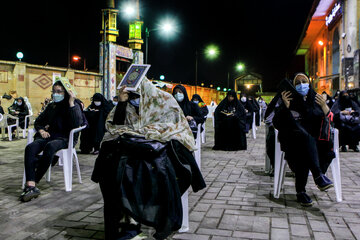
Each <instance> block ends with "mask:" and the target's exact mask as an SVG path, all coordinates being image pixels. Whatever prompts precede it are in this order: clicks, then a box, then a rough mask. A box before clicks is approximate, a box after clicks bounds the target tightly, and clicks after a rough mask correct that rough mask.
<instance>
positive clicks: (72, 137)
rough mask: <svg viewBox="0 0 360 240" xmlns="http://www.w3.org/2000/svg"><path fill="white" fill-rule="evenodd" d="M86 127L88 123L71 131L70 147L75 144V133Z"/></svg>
mask: <svg viewBox="0 0 360 240" xmlns="http://www.w3.org/2000/svg"><path fill="white" fill-rule="evenodd" d="M84 128H86V125H84V126H81V127H78V128H74V129H73V130H71V131H70V137H69V145H68V147H69V149H72V148H73V147H74V146H73V145H74V143H73V142H74V133H77V132H80V131H81V130H83V129H84Z"/></svg>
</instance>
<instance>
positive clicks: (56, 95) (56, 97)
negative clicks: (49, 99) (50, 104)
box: [53, 93, 65, 102]
mask: <svg viewBox="0 0 360 240" xmlns="http://www.w3.org/2000/svg"><path fill="white" fill-rule="evenodd" d="M64 97H65V95H63V94H59V93H53V99H54V102H61V101H62V100H64Z"/></svg>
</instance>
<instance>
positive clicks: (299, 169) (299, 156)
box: [273, 73, 335, 206]
mask: <svg viewBox="0 0 360 240" xmlns="http://www.w3.org/2000/svg"><path fill="white" fill-rule="evenodd" d="M289 84H290V83H289ZM293 85H294V86H295V88H296V90H295V89H294V90H293V91H291V90H290V91H283V92H281V100H282V101H281V103H280V105H279V106H278V107H276V108H275V115H274V118H273V124H274V127H275V128H276V129H277V130H278V131H279V141H280V144H281V150H282V151H284V152H285V159H286V160H287V162H288V164H289V167H290V169H291V170H292V171H293V172H294V173H295V188H296V193H297V194H296V197H297V200H298V202H299V203H300V204H301V205H303V206H311V205H312V204H313V203H312V200H311V198H310V197H309V196H308V195H307V194H306V190H305V186H306V183H307V179H308V175H309V170H310V171H311V173H312V176H313V178H314V181H315V184H316V185H317V187H318V188H319V189H320V190H321V191H325V190H326V189H328V188H330V187H332V186H333V184H332V182H331V181H330V180H329V179H328V178H327V177H326V176H325V173H326V171H327V168H328V166H329V165H330V163H331V161H332V159H333V158H334V156H335V155H334V152H333V151H332V150H331V149H332V146H333V144H332V142H331V141H329V137H330V136H323V135H322V134H320V133H321V132H324V131H322V127H325V126H328V125H329V124H330V121H331V117H332V113H331V112H330V110H329V108H328V106H327V105H326V102H325V99H324V98H323V97H322V96H321V95H320V94H317V93H316V92H315V91H314V90H313V89H311V88H310V87H309V78H308V77H307V76H306V75H305V74H304V73H298V74H296V76H295V78H294V80H293ZM326 123H327V124H326Z"/></svg>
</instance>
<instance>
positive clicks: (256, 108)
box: [248, 96, 260, 126]
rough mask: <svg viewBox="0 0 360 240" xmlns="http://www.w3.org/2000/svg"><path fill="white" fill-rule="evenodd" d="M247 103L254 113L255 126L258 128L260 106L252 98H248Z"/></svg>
mask: <svg viewBox="0 0 360 240" xmlns="http://www.w3.org/2000/svg"><path fill="white" fill-rule="evenodd" d="M248 101H249V103H250V104H251V105H252V107H253V109H254V112H255V125H256V126H260V105H259V103H258V102H257V101H256V100H255V98H254V97H253V96H249V98H248Z"/></svg>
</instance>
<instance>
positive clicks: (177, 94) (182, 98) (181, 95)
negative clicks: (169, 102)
mask: <svg viewBox="0 0 360 240" xmlns="http://www.w3.org/2000/svg"><path fill="white" fill-rule="evenodd" d="M174 97H175V99H176V101H178V102H182V101H183V100H184V94H183V93H180V92H178V93H176V94H175V95H174Z"/></svg>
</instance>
